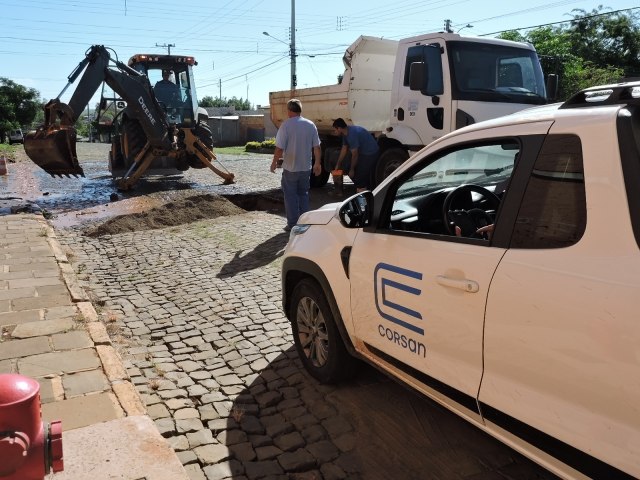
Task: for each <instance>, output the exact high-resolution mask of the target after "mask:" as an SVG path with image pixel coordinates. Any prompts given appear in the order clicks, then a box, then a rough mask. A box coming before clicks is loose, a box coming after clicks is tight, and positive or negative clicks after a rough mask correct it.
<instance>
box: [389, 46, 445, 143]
mask: <svg viewBox="0 0 640 480" xmlns="http://www.w3.org/2000/svg"><path fill="white" fill-rule="evenodd" d="M428 42H429V43H426V44H419V45H412V46H410V47H408V48H407V49H406V54H405V56H404V61H403V62H402V63H400V64H399V68H400V69H401V71H400V73H396V75H400V77H399V78H396V81H395V85H396V88H397V91H396V92H394V96H393V97H392V98H393V99H394V100H393V102H394V104H392V110H393V118H392V126H393V127H394V130H393V131H391V132H390V133H389V135H388V136H389V137H392V138H396V139H397V140H399V141H400V143H402V144H404V145H408V146H411V145H415V146H419V145H427V144H429V143H431V142H432V141H433V140H436V139H437V138H439V137H441V136H442V135H444V134H446V133H448V132H449V126H450V125H451V82H450V78H449V75H448V74H446V72H448V71H449V67H448V59H447V56H446V55H445V54H444V52H445V42H444V40H441V39H429V41H428ZM400 51H402V49H400ZM418 66H420V67H421V68H422V69H423V72H422V73H423V74H422V75H421V79H422V85H420V86H416V85H412V84H411V70H412V68H413V69H415V68H417V67H418Z"/></svg>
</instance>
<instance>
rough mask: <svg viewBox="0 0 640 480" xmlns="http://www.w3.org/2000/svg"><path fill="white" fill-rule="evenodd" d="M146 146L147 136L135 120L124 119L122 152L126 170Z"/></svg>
mask: <svg viewBox="0 0 640 480" xmlns="http://www.w3.org/2000/svg"><path fill="white" fill-rule="evenodd" d="M146 144H147V136H146V135H145V133H144V130H143V129H142V125H140V122H138V121H137V120H132V119H129V118H128V119H126V120H124V121H123V123H122V152H123V154H124V162H125V166H126V168H129V167H130V166H131V165H132V164H133V161H134V160H135V158H136V156H137V155H138V154H139V153H140V151H141V150H142V149H143V148H144V146H145V145H146Z"/></svg>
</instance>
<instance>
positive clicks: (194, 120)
mask: <svg viewBox="0 0 640 480" xmlns="http://www.w3.org/2000/svg"><path fill="white" fill-rule="evenodd" d="M196 64H197V63H196V61H195V59H194V58H193V57H188V56H177V55H143V54H140V55H134V56H133V57H131V59H130V60H129V62H128V65H125V64H124V63H122V62H120V61H118V60H117V59H116V60H114V59H112V57H111V55H110V54H109V52H108V51H107V49H106V48H105V47H104V46H102V45H94V46H93V47H91V48H90V49H89V50H87V52H86V55H85V58H84V59H83V60H82V61H81V62H80V64H79V65H78V66H77V67H76V69H75V70H74V71H73V72H72V73H71V74H70V75H69V77H68V80H69V83H68V84H67V86H66V87H65V88H64V89H63V90H62V92H61V93H60V95H59V96H58V97H57V98H55V99H53V100H51V101H49V102H48V103H47V105H45V123H44V125H42V126H41V127H39V128H38V129H37V130H36V131H35V132H30V133H29V134H28V135H27V136H26V138H25V151H26V153H27V155H28V156H29V157H30V158H31V160H33V161H34V162H35V163H36V164H37V165H38V166H40V167H41V168H43V169H44V170H45V171H46V172H48V173H49V174H51V175H53V176H55V175H60V176H62V175H67V176H69V175H73V176H76V175H84V172H83V170H82V167H81V165H80V163H79V162H78V157H77V154H76V131H75V128H74V124H75V122H76V121H77V120H78V117H79V115H80V114H81V113H82V111H83V110H84V108H85V107H86V105H87V104H88V102H89V101H90V99H91V97H92V96H93V94H94V93H95V92H96V91H97V89H98V88H99V86H100V85H101V84H103V82H104V84H106V85H108V86H109V87H110V88H111V89H112V90H113V91H114V92H115V93H116V94H117V95H118V96H119V97H117V98H106V97H105V96H104V87H103V95H102V99H101V101H100V109H99V111H98V120H100V115H101V113H104V109H105V108H107V106H108V105H110V104H112V105H114V109H115V110H116V113H115V114H114V118H113V120H112V122H113V126H114V129H113V132H112V135H111V151H110V154H109V170H110V171H111V173H112V175H113V176H114V177H120V180H119V182H118V187H119V188H120V189H121V190H128V189H129V188H131V187H132V186H133V185H134V184H135V182H136V181H137V180H138V179H139V178H140V177H141V176H142V175H148V174H159V175H167V174H175V173H179V172H183V171H185V170H187V169H189V168H205V167H206V168H209V169H211V170H212V171H213V172H215V173H216V174H217V175H219V176H220V177H221V178H223V179H224V181H225V182H224V183H225V184H227V183H233V181H234V175H233V174H232V173H230V172H228V171H227V170H226V169H225V168H224V167H223V166H222V165H221V164H220V167H221V168H222V170H221V169H219V168H217V167H216V166H214V165H213V162H214V161H215V160H216V156H215V154H214V153H213V137H212V135H211V130H210V129H209V126H208V124H207V119H208V115H207V112H206V110H205V109H203V108H200V107H198V101H197V97H196V93H195V88H194V87H195V84H194V80H193V70H192V67H193V66H194V65H196ZM85 67H86V68H85ZM83 71H84V74H83V75H82V78H81V80H80V82H79V84H78V86H77V88H76V90H75V92H74V93H73V95H72V97H71V99H70V101H69V103H68V104H65V103H62V102H61V101H60V96H61V95H62V94H63V93H64V91H65V90H66V89H67V88H68V87H69V85H71V84H72V83H73V82H74V81H75V80H76V79H77V78H78V77H79V76H80V74H81V73H82V72H83ZM218 163H219V162H218Z"/></svg>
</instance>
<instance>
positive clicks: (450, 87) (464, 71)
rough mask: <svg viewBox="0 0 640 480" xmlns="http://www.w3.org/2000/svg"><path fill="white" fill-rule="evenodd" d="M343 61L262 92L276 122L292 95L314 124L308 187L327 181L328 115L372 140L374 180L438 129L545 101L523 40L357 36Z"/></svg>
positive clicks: (535, 62)
mask: <svg viewBox="0 0 640 480" xmlns="http://www.w3.org/2000/svg"><path fill="white" fill-rule="evenodd" d="M343 63H344V68H345V70H344V74H342V75H341V76H340V77H339V82H338V83H337V84H333V85H326V86H320V87H311V88H304V89H297V90H293V91H291V90H284V91H278V92H270V93H269V103H270V111H271V118H272V120H273V122H274V124H275V125H276V126H279V125H280V124H281V123H282V122H283V121H285V120H286V119H287V101H288V100H289V99H290V98H292V97H295V98H298V99H299V100H300V101H301V102H302V106H303V112H302V115H303V116H304V117H306V118H308V119H310V120H312V121H313V122H314V123H315V124H316V126H317V127H318V132H319V134H320V137H321V141H322V148H323V172H322V174H321V175H319V176H314V177H312V186H315V187H318V186H322V185H324V184H325V183H326V182H327V180H328V178H329V172H330V171H331V169H332V168H333V165H335V162H336V160H337V157H338V154H339V150H340V146H341V139H340V138H339V137H337V136H335V134H334V131H333V127H332V123H333V121H334V120H335V119H336V118H343V119H344V120H345V121H346V122H347V124H353V125H360V126H362V127H364V128H366V129H367V130H368V131H370V132H371V134H372V135H373V136H375V138H376V139H377V140H378V144H379V146H380V149H381V150H380V152H381V153H380V158H379V160H378V163H377V165H376V169H375V172H373V175H374V177H375V178H374V183H375V184H378V183H380V182H381V181H382V180H383V179H384V178H386V177H387V176H388V175H389V173H391V172H392V171H393V170H395V169H396V168H397V167H398V166H399V165H401V164H402V163H403V162H404V161H405V160H407V159H408V158H409V156H410V155H411V154H412V153H413V152H416V151H418V150H420V149H421V148H422V147H424V146H425V145H428V144H429V143H431V142H432V141H434V140H436V139H438V138H439V137H441V136H443V135H444V134H446V133H449V132H451V131H453V130H455V129H457V128H460V127H463V126H466V125H470V124H473V123H475V122H478V121H481V120H488V119H491V118H496V117H500V116H503V115H507V114H510V113H514V112H517V111H519V110H523V109H525V108H528V107H532V106H535V105H541V104H544V103H547V100H548V99H547V93H546V92H547V89H548V88H547V85H545V79H544V76H543V73H542V68H541V66H540V61H539V59H538V56H537V54H536V51H535V49H534V47H533V46H532V45H531V44H527V43H520V42H511V41H507V40H497V39H490V38H479V37H463V36H460V35H458V34H455V33H443V32H440V33H428V34H423V35H419V36H415V37H410V38H406V39H404V40H400V41H395V40H389V39H382V38H376V37H371V36H360V37H359V38H358V39H357V40H356V41H355V42H354V43H353V44H351V45H350V46H349V47H348V48H347V49H346V52H345V54H344V57H343ZM551 80H554V78H553V77H551ZM553 89H554V84H553V82H551V83H550V85H549V90H553Z"/></svg>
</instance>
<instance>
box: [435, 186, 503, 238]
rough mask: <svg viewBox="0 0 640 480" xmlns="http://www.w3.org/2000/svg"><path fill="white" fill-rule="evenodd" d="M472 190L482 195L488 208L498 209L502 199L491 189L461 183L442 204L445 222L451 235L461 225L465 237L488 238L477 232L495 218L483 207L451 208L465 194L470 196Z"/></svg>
mask: <svg viewBox="0 0 640 480" xmlns="http://www.w3.org/2000/svg"><path fill="white" fill-rule="evenodd" d="M471 192H475V193H477V194H480V195H482V196H483V197H484V198H485V199H486V201H487V203H488V208H487V209H488V210H497V209H498V206H499V205H500V199H499V198H498V197H497V196H496V195H495V194H494V193H493V192H491V191H490V190H487V189H486V188H484V187H481V186H480V185H473V184H468V185H460V186H459V187H457V188H455V189H453V190H451V191H450V192H449V193H448V194H447V196H446V198H445V199H444V204H443V205H442V216H443V218H444V224H445V227H446V229H447V232H449V234H450V235H455V234H456V231H455V227H456V226H458V227H460V230H461V232H462V236H463V237H475V238H488V237H485V236H483V235H482V234H478V233H476V230H478V229H479V228H480V227H485V226H487V225H491V224H492V223H493V218H492V217H491V215H489V214H488V213H487V212H486V211H485V210H483V209H481V208H471V209H469V210H464V209H457V210H451V206H452V205H454V204H455V201H456V200H457V199H458V198H460V197H461V196H463V195H468V196H470V194H471Z"/></svg>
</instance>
